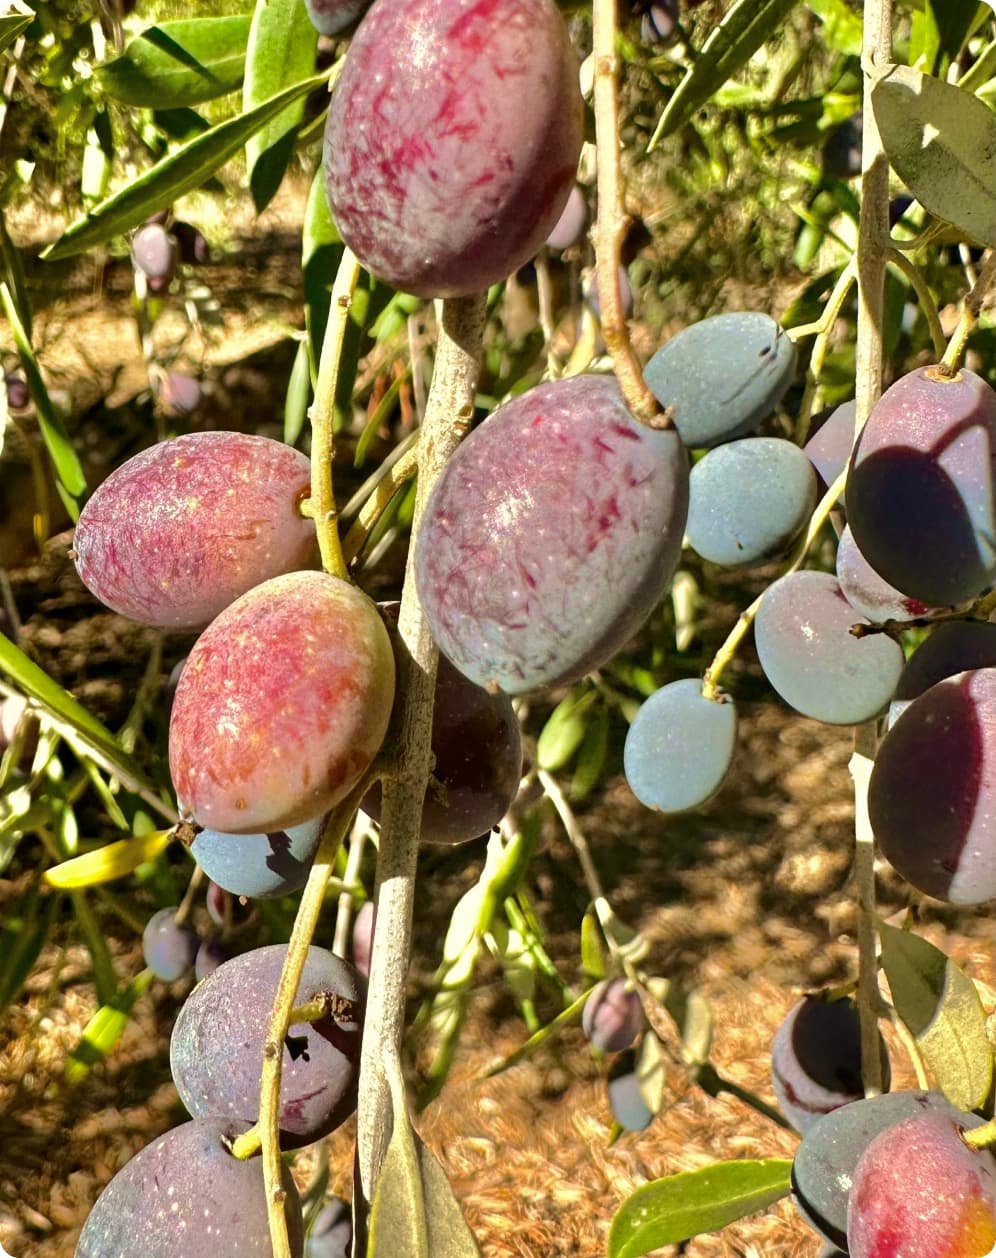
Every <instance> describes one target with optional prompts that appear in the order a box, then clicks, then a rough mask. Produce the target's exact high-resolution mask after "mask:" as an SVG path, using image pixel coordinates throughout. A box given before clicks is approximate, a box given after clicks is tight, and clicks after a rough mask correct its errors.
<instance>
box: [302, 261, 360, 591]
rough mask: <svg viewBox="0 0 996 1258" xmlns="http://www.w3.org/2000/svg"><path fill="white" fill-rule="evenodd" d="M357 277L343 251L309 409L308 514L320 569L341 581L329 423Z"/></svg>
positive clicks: (356, 268) (343, 569) (342, 569)
mask: <svg viewBox="0 0 996 1258" xmlns="http://www.w3.org/2000/svg"><path fill="white" fill-rule="evenodd" d="M359 274H360V264H359V263H358V262H357V260H356V258H355V256H354V255H353V253H352V252H351V251H350V250H349V249H344V250H343V254H342V260H341V261H340V263H339V270H338V271H337V272H336V277H335V281H334V283H333V285H332V299H331V304H330V307H329V321H328V326H327V327H326V329H325V340H324V342H323V343H322V358H321V365H320V367H319V369H318V383H317V385H316V386H315V400H314V402H313V403H312V407H311V431H312V438H311V514H312V517H313V519H314V521H315V529H316V530H317V532H318V548H319V550H320V551H321V556H322V567H323V568H324V569H325V571H326V572H330V573H332V575H333V576H336V577H343V578H344V579H348V573H347V571H346V561H345V559H344V558H343V554H342V546H341V544H340V542H339V517H338V513H337V511H336V505H335V496H334V494H333V492H332V453H333V423H332V421H333V412H334V409H335V392H336V383H337V381H338V378H339V360H340V359H341V358H342V345H343V340H344V338H345V335H346V323H347V320H348V319H349V306H350V303H351V301H352V297H353V289H354V288H355V287H356V281H357V279H358V278H359Z"/></svg>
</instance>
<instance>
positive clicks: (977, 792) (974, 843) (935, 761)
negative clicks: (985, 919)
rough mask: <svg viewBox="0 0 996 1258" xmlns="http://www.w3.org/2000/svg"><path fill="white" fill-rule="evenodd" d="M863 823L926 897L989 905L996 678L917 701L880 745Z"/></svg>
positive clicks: (985, 673) (994, 874)
mask: <svg viewBox="0 0 996 1258" xmlns="http://www.w3.org/2000/svg"><path fill="white" fill-rule="evenodd" d="M868 813H869V816H870V818H871V823H872V829H873V830H874V832H875V839H876V841H877V843H878V845H879V847H880V849H881V851H882V854H883V855H884V856H885V858H886V860H888V861H889V863H890V864H891V865H893V866H895V868H896V869H897V870H898V871H899V872H900V873H901V874H902V875H903V877H904V878H905V879H906V880H907V882H909V883H911V884H912V885H913V886H914V887H916V889H917V890H918V891H921V892H922V893H923V894H924V895H932V896H934V897H935V898H937V899H939V900H946V901H947V902H948V903H949V904H985V903H987V902H988V901H991V900H996V668H979V669H975V670H972V671H968V672H964V673H958V674H956V675H955V676H954V677H949V678H947V679H946V680H945V681H940V682H938V683H937V684H936V685H934V686H931V687H930V689H929V690H926V691H924V693H923V694H922V695H920V697H919V698H917V699H914V700H913V702H912V703H911V704H910V705H909V707H907V708H906V709H905V711H904V712H903V713H902V715H901V716H900V717H899V719H898V720H897V721H896V723H895V724H894V725H893V726H892V728H891V729H890V730H889V732H888V734H887V735H886V736H885V738H884V739H883V741H882V745H881V747H880V748H879V750H878V755H877V756H876V759H875V767H874V769H873V770H872V775H871V779H870V780H869V783H868Z"/></svg>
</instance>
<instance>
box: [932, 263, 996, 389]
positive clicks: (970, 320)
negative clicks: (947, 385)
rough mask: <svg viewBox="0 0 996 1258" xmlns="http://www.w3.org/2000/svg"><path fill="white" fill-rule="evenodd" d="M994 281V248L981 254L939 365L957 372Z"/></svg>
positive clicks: (995, 273) (995, 275)
mask: <svg viewBox="0 0 996 1258" xmlns="http://www.w3.org/2000/svg"><path fill="white" fill-rule="evenodd" d="M994 281H996V248H990V249H987V250H986V252H985V253H984V254H983V257H982V263H981V265H980V266H979V273H978V276H977V277H976V280H975V283H974V284H973V285H972V288H971V290H970V292H969V294H968V296H967V297H966V298H965V304H964V306H963V307H962V311H961V318H960V319H959V320H958V326H957V328H955V330H954V335H953V336H952V337H951V340H950V341H949V342H948V347H947V349H946V350H945V351H944V356H943V357H942V358H941V365H942V366H944V367H948V368H950V369H951V371H952V372H955V371H957V370H958V368H959V367H960V366H961V361H962V359H963V358H964V356H965V346H966V345H967V343H968V338H969V337H970V336H971V335H972V333H973V332H974V331H975V328H976V326H977V324H978V322H979V315H980V314H981V313H982V306H983V303H984V302H985V300H986V294H987V293H988V292H989V289H990V288H991V287H992V285H993V282H994Z"/></svg>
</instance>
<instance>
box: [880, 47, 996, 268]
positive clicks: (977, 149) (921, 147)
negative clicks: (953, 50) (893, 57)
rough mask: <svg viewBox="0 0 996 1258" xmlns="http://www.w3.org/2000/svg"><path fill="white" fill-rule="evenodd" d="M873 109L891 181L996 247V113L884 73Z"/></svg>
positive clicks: (945, 90)
mask: <svg viewBox="0 0 996 1258" xmlns="http://www.w3.org/2000/svg"><path fill="white" fill-rule="evenodd" d="M872 108H873V109H874V111H875V121H876V122H877V123H878V128H879V131H880V132H881V135H882V143H883V144H884V146H885V151H886V154H887V156H888V158H889V161H890V162H891V163H892V166H893V169H894V170H895V172H896V174H897V175H898V176H899V177H900V179H902V181H903V183H905V184H906V186H907V188H909V190H910V192H912V194H913V195H914V196H915V197H916V199H917V200H918V201H919V202H920V203H921V205H923V207H924V209H926V210H929V211H930V213H931V214H933V215H935V216H936V217H937V218H940V219H943V220H944V221H945V222H948V223H952V224H953V225H954V226H955V227H957V228H958V229H959V230H960V231H962V232H964V233H965V234H966V235H967V236H968V237H970V238H971V239H972V240H976V241H978V242H979V243H980V244H983V245H996V178H994V177H993V171H994V170H996V114H994V113H993V111H992V110H991V109H988V108H987V107H986V106H985V105H984V104H983V103H982V101H980V100H979V99H978V97H976V96H973V95H972V93H971V92H966V91H965V90H964V89H963V88H960V87H957V86H955V85H954V84H951V83H944V82H942V81H941V80H940V79H935V78H932V77H931V75H929V74H922V73H921V72H920V71H919V70H913V69H911V68H910V67H909V66H899V65H892V66H888V67H887V68H886V69H885V70H884V72H883V73H882V75H881V77H880V78H879V79H878V82H877V83H876V84H875V86H874V88H873V89H872Z"/></svg>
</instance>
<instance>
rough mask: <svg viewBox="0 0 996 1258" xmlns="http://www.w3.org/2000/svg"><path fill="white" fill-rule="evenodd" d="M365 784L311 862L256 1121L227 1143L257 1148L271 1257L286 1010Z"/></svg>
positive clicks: (281, 1231)
mask: <svg viewBox="0 0 996 1258" xmlns="http://www.w3.org/2000/svg"><path fill="white" fill-rule="evenodd" d="M369 785H370V779H369V776H368V775H365V776H364V778H363V780H362V781H361V782H360V783H359V785H357V786H355V787H354V788H353V790H352V791H351V792H350V794H349V795H347V796H346V798H345V799H344V800H343V801H342V802H341V803H340V804H338V805H337V806H336V808H335V809H333V811H332V814H331V816H330V817H329V820H328V822H327V823H326V826H325V831H324V833H323V834H322V839H321V842H320V843H319V845H318V851H317V852H316V853H315V860H314V863H313V864H312V867H311V873H310V874H309V875H308V881H307V883H306V884H305V887H304V891H303V892H302V894H301V902H300V904H299V905H298V909H297V915H296V917H295V918H294V926H293V929H292V930H291V936H290V940H289V941H288V944H287V955H286V957H285V958H284V966H283V969H282V971H281V973H280V982H279V983H278V984H277V992H276V995H275V996H274V998H273V1008H272V1010H271V1012H270V1024H269V1027H268V1028H267V1033H266V1042H265V1044H264V1045H263V1068H262V1071H261V1074H260V1087H259V1121H258V1122H257V1123H256V1125H255V1126H254V1127H252V1128H250V1130H249V1131H246V1132H244V1133H243V1134H242V1135H240V1136H237V1137H236V1138H235V1140H233V1141H232V1153H233V1154H234V1156H235V1157H237V1158H248V1157H252V1156H253V1154H254V1153H256V1151H257V1150H260V1149H261V1150H262V1157H263V1186H264V1190H265V1193H266V1212H267V1218H268V1221H269V1225H270V1244H271V1246H272V1249H273V1258H291V1251H290V1241H289V1239H288V1235H287V1218H286V1215H285V1213H284V1207H283V1203H284V1198H285V1196H286V1194H285V1192H284V1188H283V1185H282V1183H281V1172H282V1165H281V1161H280V1077H281V1073H282V1069H283V1045H284V1040H285V1039H286V1037H287V1028H288V1027H289V1026H290V1024H291V1021H290V1019H291V1010H292V1008H293V1005H294V997H295V995H296V994H297V988H298V984H299V983H300V981H301V973H302V971H303V970H304V962H305V959H306V957H307V955H308V948H309V947H310V945H311V941H312V939H313V938H314V934H315V928H316V926H317V925H318V915H319V913H320V912H321V909H322V905H323V904H324V902H325V888H326V886H327V885H328V881H329V878H330V877H331V876H332V870H333V867H334V865H335V858H336V853H337V852H338V850H339V845H340V843H341V842H342V839H343V836H344V835H345V833H346V830H347V829H348V827H349V825H350V824H351V822H352V820H353V817H354V815H355V813H356V810H357V808H358V807H359V804H360V800H361V799H362V798H363V796H364V795H365V794H366V792H367V789H368V788H369Z"/></svg>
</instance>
